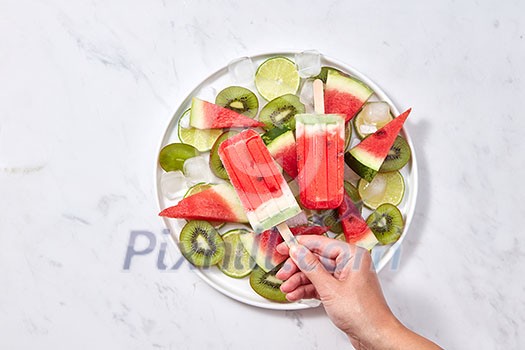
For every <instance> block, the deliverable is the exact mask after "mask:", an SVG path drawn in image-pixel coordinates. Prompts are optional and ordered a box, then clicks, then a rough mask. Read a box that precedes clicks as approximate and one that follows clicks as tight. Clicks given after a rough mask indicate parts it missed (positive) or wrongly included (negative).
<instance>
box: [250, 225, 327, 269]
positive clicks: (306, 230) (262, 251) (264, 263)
mask: <svg viewBox="0 0 525 350" xmlns="http://www.w3.org/2000/svg"><path fill="white" fill-rule="evenodd" d="M290 231H292V234H293V235H294V236H297V235H322V234H323V233H325V232H326V231H328V227H325V226H296V227H290ZM240 238H241V242H242V244H243V246H244V249H246V251H247V252H248V253H250V255H251V257H252V258H253V260H255V262H256V263H257V265H259V267H260V268H261V269H263V270H264V271H266V272H268V271H271V270H272V269H273V268H274V267H276V266H277V265H279V264H280V263H282V262H283V261H285V260H286V258H287V256H286V255H282V254H279V253H278V252H277V250H276V249H275V247H277V245H279V244H280V243H282V242H283V239H282V237H281V235H280V234H279V232H278V231H277V229H275V228H273V229H270V230H266V231H264V232H263V233H259V234H256V233H255V232H253V231H249V232H247V233H246V234H243V235H241V236H240Z"/></svg>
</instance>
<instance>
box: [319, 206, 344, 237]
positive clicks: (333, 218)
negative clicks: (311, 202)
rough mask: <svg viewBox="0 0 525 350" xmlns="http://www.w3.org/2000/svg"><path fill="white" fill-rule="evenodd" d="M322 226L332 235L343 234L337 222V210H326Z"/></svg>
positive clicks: (338, 221) (341, 227)
mask: <svg viewBox="0 0 525 350" xmlns="http://www.w3.org/2000/svg"><path fill="white" fill-rule="evenodd" d="M323 225H324V226H327V227H329V228H330V231H332V232H333V233H341V232H343V225H341V221H340V220H339V214H338V213H337V209H332V210H327V211H326V212H325V215H324V218H323Z"/></svg>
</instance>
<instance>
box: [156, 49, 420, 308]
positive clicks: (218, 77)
mask: <svg viewBox="0 0 525 350" xmlns="http://www.w3.org/2000/svg"><path fill="white" fill-rule="evenodd" d="M295 54H296V52H276V53H268V54H261V55H256V56H252V57H250V58H251V60H252V61H253V64H254V67H257V66H258V65H259V64H261V63H262V62H263V61H265V60H266V59H268V58H270V57H275V56H285V57H289V58H291V59H292V60H293V59H294V55H295ZM236 61H238V60H236ZM321 65H322V66H330V67H334V68H337V69H339V70H341V71H343V72H345V73H348V74H350V75H352V76H354V77H356V78H358V79H360V80H361V81H363V82H364V83H366V84H367V85H368V86H370V87H371V88H372V89H373V90H374V95H373V96H372V98H371V100H380V101H386V102H388V103H389V104H390V107H391V110H392V112H393V113H394V114H395V115H396V116H397V115H399V114H400V113H399V110H398V109H397V107H396V106H395V105H394V103H393V102H392V100H391V99H390V98H389V97H388V96H387V95H386V94H385V92H384V91H383V90H382V89H381V88H380V87H379V86H378V85H377V84H376V83H374V82H373V81H371V80H370V79H369V78H368V77H367V76H365V75H364V74H362V73H361V72H359V71H358V70H356V69H355V68H353V67H351V66H349V65H347V64H345V63H342V62H340V61H337V60H334V59H332V58H329V57H326V56H324V55H321ZM232 85H241V86H245V87H247V88H249V89H250V90H251V91H253V92H254V93H256V94H257V90H256V89H255V86H254V85H253V83H246V84H239V82H236V81H234V80H233V78H232V76H231V75H230V73H229V71H228V67H224V68H222V69H220V70H218V71H217V72H215V73H213V74H212V75H210V76H209V77H208V78H207V79H205V80H204V81H203V82H202V83H200V84H199V85H198V86H197V87H196V88H195V89H194V90H193V91H191V92H190V94H189V95H188V96H187V97H186V99H184V101H182V103H181V104H180V106H179V108H178V109H177V111H176V112H175V114H174V116H173V118H172V119H171V121H170V123H169V124H168V127H167V128H166V131H165V133H164V136H163V137H162V141H161V144H160V147H159V148H158V152H160V149H161V148H162V147H164V146H166V145H168V144H170V143H172V142H178V141H179V140H178V136H177V123H178V120H179V118H180V116H182V114H183V113H184V111H186V110H187V109H188V108H189V107H190V105H191V99H192V97H199V98H201V99H204V100H207V101H210V102H214V101H215V96H216V95H217V93H218V92H219V91H220V90H222V89H224V88H225V87H228V86H232ZM257 96H258V98H259V102H260V104H261V105H260V106H259V108H262V107H263V104H264V103H265V100H264V99H263V98H262V97H260V96H259V95H257ZM402 134H403V136H404V137H405V138H406V140H407V142H408V144H409V145H410V149H411V151H412V157H411V159H410V161H409V163H408V164H407V165H406V166H405V167H404V168H403V169H401V174H402V175H403V177H404V179H405V196H404V198H403V201H402V202H401V204H400V205H399V206H398V208H399V209H400V210H401V213H403V216H404V218H405V228H404V230H403V233H402V235H401V237H400V238H399V240H398V241H397V242H396V243H394V244H392V245H387V246H377V247H376V248H374V249H373V250H372V258H373V260H374V263H375V266H376V269H377V271H380V270H381V269H383V268H385V267H386V266H387V265H388V264H389V262H391V265H390V266H391V268H397V265H398V263H399V259H398V258H397V257H396V258H395V259H392V258H393V257H395V256H396V253H398V252H399V247H400V246H401V244H402V243H403V240H404V239H405V237H406V235H407V232H408V229H409V227H410V223H411V222H412V217H413V215H414V210H415V207H416V198H417V190H418V173H417V160H416V154H415V151H414V147H413V145H412V140H411V138H410V135H409V134H408V132H407V130H406V126H405V128H404V129H403V130H402ZM355 137H356V135H355V131H354V133H353V136H352V139H354V138H355ZM158 152H157V154H158ZM162 173H163V170H162V169H161V168H160V166H158V162H157V164H156V187H157V197H158V204H159V208H160V209H161V210H162V209H165V208H167V207H169V206H172V205H175V204H176V202H173V201H170V200H168V199H166V198H165V197H164V196H163V195H162V192H161V188H160V178H161V175H162ZM370 213H371V211H370V210H368V209H367V208H363V217H364V218H365V219H366V218H367V217H368V215H369V214H370ZM164 222H165V223H166V226H167V227H168V229H169V230H170V232H171V237H172V239H173V243H174V244H175V245H176V246H178V245H177V242H178V237H179V234H180V230H181V229H182V226H184V224H185V221H184V220H178V219H168V218H164ZM194 271H195V273H196V274H197V275H199V277H200V278H202V279H203V280H204V281H205V282H206V283H208V284H209V285H210V286H212V287H213V288H215V289H216V290H218V291H219V292H221V293H223V294H225V295H227V296H229V297H231V298H233V299H235V300H238V301H240V302H243V303H246V304H249V305H253V306H257V307H261V308H266V309H274V310H298V309H305V308H310V307H315V306H317V305H318V303H312V302H311V301H310V302H303V303H301V302H296V303H277V302H273V301H271V300H267V299H265V298H263V297H261V296H259V295H258V294H256V293H255V292H254V291H253V290H252V289H251V287H250V284H249V277H246V278H243V279H235V278H231V277H228V276H226V275H225V274H223V273H222V272H221V271H220V270H219V269H218V268H216V267H211V268H208V269H197V268H195V269H194Z"/></svg>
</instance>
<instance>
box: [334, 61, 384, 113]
mask: <svg viewBox="0 0 525 350" xmlns="http://www.w3.org/2000/svg"><path fill="white" fill-rule="evenodd" d="M373 93H374V91H373V90H372V89H371V88H370V87H368V85H366V84H365V83H363V82H362V81H360V80H358V79H356V78H354V77H351V76H348V75H345V74H343V73H341V72H339V71H337V70H335V69H328V73H327V77H326V85H325V89H324V109H325V113H326V114H344V115H345V122H348V121H349V120H351V119H352V118H353V117H354V116H355V115H356V114H357V112H359V110H360V109H361V108H362V107H363V105H364V103H365V102H366V101H367V100H368V99H369V98H370V96H372V94H373Z"/></svg>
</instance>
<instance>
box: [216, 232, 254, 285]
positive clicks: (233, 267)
mask: <svg viewBox="0 0 525 350" xmlns="http://www.w3.org/2000/svg"><path fill="white" fill-rule="evenodd" d="M246 232H248V231H247V230H244V229H234V230H231V231H228V232H226V233H225V234H224V235H223V236H222V240H223V241H224V246H225V248H226V251H225V253H224V257H223V258H222V261H220V262H219V263H218V265H217V266H218V267H219V270H221V271H222V272H223V273H224V274H225V275H227V276H230V277H233V278H243V277H245V276H248V275H249V274H250V272H252V270H253V268H254V267H255V261H254V260H253V259H252V257H251V256H250V254H249V253H248V251H246V249H244V246H243V244H242V242H241V238H240V235H242V234H245V233H246Z"/></svg>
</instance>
